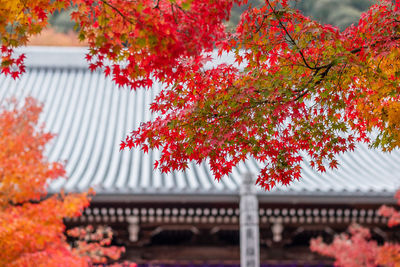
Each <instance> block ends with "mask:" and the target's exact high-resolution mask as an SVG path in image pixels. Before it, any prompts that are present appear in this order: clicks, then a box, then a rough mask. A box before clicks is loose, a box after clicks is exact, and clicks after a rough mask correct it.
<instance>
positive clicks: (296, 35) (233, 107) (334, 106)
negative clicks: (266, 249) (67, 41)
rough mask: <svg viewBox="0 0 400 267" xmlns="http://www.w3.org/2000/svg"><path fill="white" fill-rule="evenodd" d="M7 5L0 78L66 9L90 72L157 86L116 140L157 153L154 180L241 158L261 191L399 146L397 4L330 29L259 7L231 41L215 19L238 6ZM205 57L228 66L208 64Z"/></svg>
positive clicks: (65, 0)
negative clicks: (147, 115)
mask: <svg viewBox="0 0 400 267" xmlns="http://www.w3.org/2000/svg"><path fill="white" fill-rule="evenodd" d="M3 2H7V3H8V1H6V0H0V4H1V3H3ZM13 2H14V3H13V4H6V5H0V6H2V8H0V17H1V18H2V21H1V22H0V35H1V37H2V50H1V51H2V55H3V57H2V72H3V73H6V74H11V75H13V76H14V77H17V76H19V75H20V74H21V73H22V72H23V70H24V65H23V55H20V56H18V55H17V56H14V53H13V48H14V47H16V46H19V45H23V44H25V43H26V41H27V39H28V37H29V36H30V35H32V34H36V33H37V32H38V31H40V30H41V29H42V28H43V27H44V25H45V24H46V19H47V17H46V14H47V13H49V12H50V13H51V12H53V11H54V10H57V9H60V8H67V7H71V6H74V8H75V10H74V11H73V12H72V13H71V17H72V19H73V20H75V21H76V22H77V25H78V26H79V30H80V32H79V37H80V38H81V39H82V40H85V41H86V42H87V43H88V45H89V53H88V54H87V56H86V58H87V60H88V64H89V68H90V69H92V70H96V69H101V70H102V71H104V73H105V75H107V76H108V75H111V76H112V77H113V80H114V81H115V82H116V83H117V84H118V85H120V86H128V87H130V88H131V89H133V90H137V89H139V88H140V87H145V88H151V87H152V85H153V82H154V81H156V82H161V83H164V84H165V85H166V86H165V88H163V89H162V91H161V92H160V93H159V94H158V95H157V97H156V98H155V100H154V102H153V103H152V105H151V110H152V111H153V113H154V114H155V119H154V120H153V121H150V122H146V123H144V124H142V125H141V127H140V128H139V129H137V130H134V131H133V132H132V133H131V134H130V135H129V136H128V137H127V138H126V139H125V140H124V141H122V143H121V149H124V148H133V147H141V149H142V150H144V151H145V152H146V151H148V149H160V150H161V157H160V159H159V160H158V161H156V163H155V167H158V168H160V169H161V170H162V171H163V172H167V171H171V170H183V169H185V168H186V167H187V166H188V162H189V161H195V162H197V163H201V162H204V161H207V162H208V163H209V164H210V167H211V170H212V171H213V173H214V175H215V177H216V178H217V179H220V178H221V177H222V176H224V175H227V174H228V173H229V172H230V171H231V170H232V168H233V167H234V166H236V165H237V164H238V163H240V162H241V161H244V160H246V159H247V158H249V157H252V158H254V159H256V160H258V161H260V162H261V163H263V164H264V165H265V167H264V168H262V170H261V172H260V174H259V176H258V179H257V183H258V184H259V185H261V186H262V187H264V188H265V189H267V190H268V189H271V188H272V187H273V186H275V185H276V184H277V183H280V184H284V185H287V184H289V183H290V182H291V181H293V180H294V179H299V178H300V176H301V165H300V164H301V162H303V161H306V162H308V163H309V164H310V165H311V166H312V167H314V168H316V169H317V170H318V171H321V172H324V171H325V170H326V169H327V168H336V167H337V165H338V163H337V161H336V156H337V155H338V154H340V153H343V152H345V151H348V150H352V149H354V147H355V144H356V143H357V142H366V143H368V144H370V145H371V146H375V147H380V148H382V149H383V150H391V149H393V148H396V147H398V146H399V144H400V132H399V129H400V116H399V115H398V114H399V112H398V110H399V108H400V104H399V89H398V88H399V77H400V72H399V71H398V70H399V64H400V63H399V62H400V60H399V55H400V54H399V29H400V26H399V22H400V17H399V14H400V13H399V7H400V2H399V1H388V0H380V1H378V3H377V4H376V5H373V6H372V7H371V8H370V9H369V10H368V11H367V12H365V13H364V14H363V15H362V16H361V18H360V20H359V22H358V24H357V25H353V26H350V27H348V28H347V29H345V30H343V31H340V30H339V29H338V28H336V27H333V26H330V25H322V24H320V23H318V22H316V21H313V20H311V19H310V18H308V17H306V16H304V15H302V14H301V13H300V12H299V11H298V10H295V9H293V8H292V7H291V5H290V3H289V2H290V1H286V0H265V2H264V5H261V6H258V7H254V8H253V7H250V8H248V9H247V10H246V11H245V12H244V13H243V14H242V16H241V21H240V22H239V24H238V26H237V27H236V29H235V30H234V31H233V32H228V31H227V30H226V29H225V27H224V21H226V20H227V19H228V18H229V14H230V10H231V8H232V5H233V4H238V5H241V4H245V3H246V2H247V1H245V0H243V1H241V0H218V1H217V0H197V1H192V0H156V1H153V0H143V1H125V0H71V1H69V0H55V1H49V0H47V1H46V0H34V1H28V2H27V1H23V0H20V1H13ZM27 3H28V4H27ZM10 10H11V11H10ZM214 49H217V51H218V54H223V53H229V54H230V55H233V57H234V59H235V62H234V63H233V64H228V63H222V64H219V65H214V66H213V67H209V65H210V64H208V65H207V63H209V62H210V61H212V57H211V54H212V51H213V50H214ZM376 132H378V134H377V135H376V136H374V134H371V133H376Z"/></svg>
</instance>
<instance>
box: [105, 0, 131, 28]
mask: <svg viewBox="0 0 400 267" xmlns="http://www.w3.org/2000/svg"><path fill="white" fill-rule="evenodd" d="M100 1H101V2H103V4H105V5H107V6H109V7H111V8H112V9H113V10H114V11H115V12H117V13H118V14H119V15H120V16H121V17H122V18H123V19H124V20H126V21H128V22H129V23H130V24H134V22H133V21H132V20H131V19H130V18H128V17H127V16H125V15H124V14H123V13H122V12H121V11H120V10H119V9H118V8H117V7H115V6H114V5H112V4H110V3H108V2H107V1H106V0H100Z"/></svg>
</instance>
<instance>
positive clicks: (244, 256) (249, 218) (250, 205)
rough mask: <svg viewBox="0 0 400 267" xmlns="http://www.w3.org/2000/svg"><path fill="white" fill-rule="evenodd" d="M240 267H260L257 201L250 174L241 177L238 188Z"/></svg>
mask: <svg viewBox="0 0 400 267" xmlns="http://www.w3.org/2000/svg"><path fill="white" fill-rule="evenodd" d="M240 266H241V267H258V266H260V229H259V226H258V199H257V196H256V187H255V185H254V182H253V177H252V175H251V174H246V175H245V176H244V177H243V181H242V185H241V187H240Z"/></svg>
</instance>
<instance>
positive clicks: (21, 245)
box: [0, 98, 89, 266]
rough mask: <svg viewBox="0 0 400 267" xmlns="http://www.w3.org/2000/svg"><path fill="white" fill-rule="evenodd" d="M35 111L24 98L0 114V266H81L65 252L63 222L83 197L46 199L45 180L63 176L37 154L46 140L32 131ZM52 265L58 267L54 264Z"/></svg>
mask: <svg viewBox="0 0 400 267" xmlns="http://www.w3.org/2000/svg"><path fill="white" fill-rule="evenodd" d="M40 112H41V106H40V105H39V104H38V103H37V102H36V101H35V100H34V99H32V98H27V99H26V100H25V104H24V106H23V107H20V108H18V105H17V103H16V102H15V101H10V102H9V104H8V105H7V106H2V107H1V111H0V147H1V149H0V192H1V194H0V265H1V266H39V265H40V264H45V265H46V266H56V265H57V264H65V266H67V265H70V266H85V264H84V263H85V262H86V261H85V260H84V259H83V258H80V257H77V256H76V255H74V254H73V253H72V252H71V250H70V249H69V246H68V244H67V243H66V240H65V237H64V234H63V231H64V229H65V226H64V223H63V219H64V218H66V217H76V216H79V215H80V213H81V211H82V209H83V208H84V207H86V206H87V205H88V204H89V199H88V198H87V194H68V195H64V194H60V195H52V196H49V197H47V191H46V187H47V184H48V182H49V180H53V179H56V178H58V177H62V176H64V175H65V171H64V168H63V165H62V164H61V163H59V162H49V161H48V160H47V159H46V157H45V156H44V154H43V151H44V149H45V145H46V144H47V143H48V142H49V141H50V139H51V138H52V135H51V134H49V133H46V132H45V131H44V130H43V128H41V127H38V119H39V114H40ZM57 266H58V265H57Z"/></svg>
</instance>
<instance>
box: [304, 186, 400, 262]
mask: <svg viewBox="0 0 400 267" xmlns="http://www.w3.org/2000/svg"><path fill="white" fill-rule="evenodd" d="M396 198H397V204H398V205H400V191H397V193H396ZM379 214H380V215H381V216H384V217H387V218H388V226H389V227H394V226H397V225H400V220H399V218H400V212H399V211H398V210H396V209H395V208H393V207H387V206H382V207H381V208H380V209H379ZM348 232H349V234H346V233H343V234H340V235H337V236H336V237H335V238H334V240H333V242H332V243H331V244H326V243H324V241H323V240H322V238H321V237H319V238H316V239H313V240H311V243H310V248H311V250H312V251H314V252H317V253H319V254H321V255H324V256H328V257H332V258H334V259H335V266H340V267H359V266H365V267H376V266H390V267H399V266H400V245H399V244H397V243H393V242H385V243H384V244H382V245H378V243H377V242H376V241H374V240H371V233H370V231H369V229H368V228H365V227H362V226H360V225H352V226H350V227H349V230H348Z"/></svg>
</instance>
